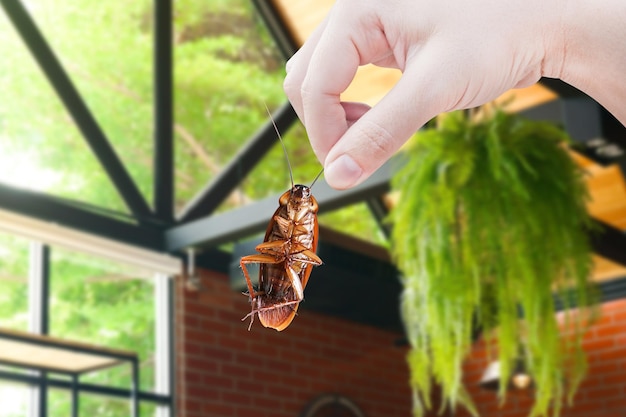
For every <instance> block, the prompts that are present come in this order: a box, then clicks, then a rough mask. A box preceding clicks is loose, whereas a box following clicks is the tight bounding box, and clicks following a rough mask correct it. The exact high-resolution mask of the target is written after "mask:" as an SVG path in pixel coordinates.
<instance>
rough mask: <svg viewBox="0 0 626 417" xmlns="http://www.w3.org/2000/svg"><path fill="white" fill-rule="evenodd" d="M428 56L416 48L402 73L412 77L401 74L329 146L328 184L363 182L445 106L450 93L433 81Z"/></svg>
mask: <svg viewBox="0 0 626 417" xmlns="http://www.w3.org/2000/svg"><path fill="white" fill-rule="evenodd" d="M433 60H434V58H433V57H432V54H430V53H428V52H427V51H423V52H421V57H420V58H419V59H417V60H416V61H415V62H413V63H411V64H410V66H408V67H407V71H406V72H405V74H406V73H412V75H411V76H406V75H404V76H403V77H401V78H400V80H399V81H398V83H397V84H396V85H395V86H394V88H393V89H392V90H390V91H389V93H387V95H386V96H385V97H384V98H383V99H382V100H381V101H380V102H379V103H378V104H377V105H376V106H374V107H372V108H371V109H369V110H368V111H367V112H365V113H363V114H362V115H361V116H360V117H359V118H358V119H357V120H355V121H354V122H353V124H352V126H351V127H350V128H349V129H347V130H346V132H345V134H343V135H342V136H341V137H340V138H339V139H338V141H337V142H336V143H335V144H334V146H332V148H331V149H330V150H329V152H328V155H327V157H326V159H325V160H324V176H325V179H326V181H327V182H328V184H329V185H330V186H331V187H333V188H336V189H346V188H350V187H353V186H355V185H358V184H359V183H361V182H363V181H364V180H365V179H367V178H368V177H369V176H370V175H371V174H372V173H373V172H374V171H376V169H378V168H379V167H380V166H381V165H382V164H383V163H384V162H385V161H387V160H388V159H389V158H390V157H391V156H392V155H393V154H394V153H395V152H396V151H397V150H398V149H399V148H400V147H401V146H402V144H404V142H406V140H407V139H408V138H409V137H410V136H411V135H412V134H413V133H415V131H417V130H418V129H419V128H420V127H421V126H422V125H424V123H426V122H427V121H428V120H430V119H431V118H433V117H434V116H435V115H437V114H439V113H441V112H443V111H446V110H448V108H449V107H450V106H451V104H450V102H451V99H452V97H451V96H449V95H447V94H445V92H444V91H445V90H446V88H447V87H446V85H444V83H443V82H440V83H436V82H433V80H436V79H437V73H436V71H437V69H436V66H435V65H429V64H428V61H430V62H433ZM411 66H412V67H418V68H419V71H416V70H414V69H413V68H411ZM353 115H354V114H353Z"/></svg>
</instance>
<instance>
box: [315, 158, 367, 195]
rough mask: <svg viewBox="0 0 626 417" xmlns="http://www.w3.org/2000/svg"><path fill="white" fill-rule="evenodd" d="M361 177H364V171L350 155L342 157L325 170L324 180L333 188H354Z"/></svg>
mask: <svg viewBox="0 0 626 417" xmlns="http://www.w3.org/2000/svg"><path fill="white" fill-rule="evenodd" d="M361 175H363V170H362V169H361V167H360V166H359V165H358V164H357V163H356V162H354V159H352V158H351V157H350V156H348V155H341V156H340V157H339V158H337V159H335V160H334V161H332V162H331V163H330V164H328V165H327V166H326V167H325V168H324V178H326V182H327V183H328V184H329V185H330V186H331V187H333V188H339V189H343V188H349V187H352V186H353V185H354V184H355V183H356V182H357V181H358V180H359V178H361Z"/></svg>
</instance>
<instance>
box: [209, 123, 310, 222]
mask: <svg viewBox="0 0 626 417" xmlns="http://www.w3.org/2000/svg"><path fill="white" fill-rule="evenodd" d="M267 120H268V116H267V113H266V114H265V122H267ZM281 136H282V138H283V142H284V143H285V148H286V149H287V155H288V156H289V162H290V163H291V168H292V169H293V181H294V183H296V184H304V185H311V183H312V182H313V180H314V179H315V177H316V176H317V174H319V172H320V170H321V169H322V166H321V165H320V163H319V161H318V160H317V158H316V157H315V155H314V154H313V151H312V150H311V146H310V145H309V141H308V139H307V137H306V132H305V130H304V127H303V126H302V124H301V123H299V122H298V123H296V124H295V125H294V126H292V128H291V129H289V130H288V131H287V132H281ZM290 181H291V180H290V178H289V165H288V164H287V158H286V157H285V152H284V150H283V147H282V146H281V144H280V143H278V142H277V143H276V144H275V145H274V146H273V147H272V149H271V150H270V151H269V152H268V153H267V155H265V157H263V159H262V160H261V161H260V162H259V163H258V164H257V165H256V166H255V167H254V169H253V170H252V172H250V174H249V175H248V176H247V177H246V178H245V179H244V180H243V181H242V184H241V187H240V189H239V194H238V198H231V200H230V201H227V202H226V204H224V205H222V207H220V209H221V210H226V209H230V208H233V207H234V206H238V205H245V204H249V203H251V202H253V201H256V200H261V199H264V198H266V197H269V196H272V195H278V194H281V193H283V192H285V191H287V190H288V189H289V188H290V187H291V184H290ZM313 195H315V186H314V187H313ZM276 204H278V200H277V201H276ZM271 214H272V213H268V216H271ZM268 221H269V217H268Z"/></svg>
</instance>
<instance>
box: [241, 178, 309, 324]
mask: <svg viewBox="0 0 626 417" xmlns="http://www.w3.org/2000/svg"><path fill="white" fill-rule="evenodd" d="M317 210H318V204H317V201H316V200H315V197H313V195H312V194H311V188H310V187H307V186H305V185H295V186H293V187H292V188H291V189H290V190H288V191H286V192H285V193H284V194H283V195H282V196H281V197H280V199H279V206H278V209H277V210H276V212H275V213H274V215H273V216H272V219H271V220H270V223H269V225H268V226H267V231H266V232H265V239H264V241H263V243H261V244H260V245H258V246H257V247H256V250H257V252H259V253H258V254H255V255H248V256H244V257H243V258H241V261H240V265H241V269H242V270H243V273H244V276H245V278H246V284H247V285H248V294H249V296H250V303H251V304H252V311H251V312H250V314H248V315H247V316H246V317H244V320H245V319H246V318H248V317H250V327H252V322H253V320H254V315H255V314H258V316H259V321H260V322H261V324H262V325H263V326H265V327H270V328H272V329H275V330H277V331H281V330H284V329H285V328H287V326H289V324H290V323H291V322H292V320H293V319H294V317H295V315H296V311H297V310H298V305H299V304H300V302H301V301H302V300H303V299H304V288H305V287H306V284H307V282H308V280H309V276H310V275H311V270H312V269H313V266H314V265H321V263H322V260H321V259H320V258H319V257H318V256H317V255H316V254H315V251H316V249H317V240H318V223H317ZM250 263H259V264H260V272H259V290H258V291H257V290H255V289H254V287H253V285H252V281H251V279H250V275H249V273H248V269H247V268H246V264H250ZM250 327H249V328H248V329H250Z"/></svg>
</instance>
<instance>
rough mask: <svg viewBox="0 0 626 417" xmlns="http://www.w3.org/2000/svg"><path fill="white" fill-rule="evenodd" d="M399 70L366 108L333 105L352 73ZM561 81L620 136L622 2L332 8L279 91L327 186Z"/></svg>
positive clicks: (516, 0) (351, 180)
mask: <svg viewBox="0 0 626 417" xmlns="http://www.w3.org/2000/svg"><path fill="white" fill-rule="evenodd" d="M368 63H373V64H375V65H378V66H384V67H391V68H398V69H400V70H401V71H402V74H403V75H402V77H401V79H400V81H399V82H398V84H397V85H396V86H395V87H394V88H393V89H392V90H391V91H390V92H389V93H388V94H387V95H386V96H385V97H384V98H383V99H382V100H381V101H380V102H379V103H378V104H376V105H375V106H374V107H372V108H370V107H369V106H367V105H365V104H363V103H346V102H341V100H340V94H341V93H342V92H343V91H344V90H345V89H346V88H347V87H348V85H349V84H350V82H351V81H352V79H353V78H354V75H355V72H356V69H357V68H358V66H360V65H364V64H368ZM541 77H549V78H559V79H561V80H563V81H565V82H567V83H569V84H571V85H573V86H575V87H577V88H578V89H580V90H582V91H583V92H585V93H587V94H588V95H589V96H591V97H592V98H594V99H595V100H596V101H598V102H599V103H600V104H602V105H603V106H604V107H605V108H606V109H607V110H609V111H610V112H611V113H612V114H613V115H614V116H615V117H617V118H618V119H619V120H620V121H621V122H622V123H623V124H625V125H626V1H624V0H603V1H601V2H600V1H597V0H547V1H546V0H506V1H502V0H441V1H426V0H385V1H381V0H337V2H336V3H335V5H334V6H333V8H332V10H331V11H330V13H329V14H328V16H327V17H326V19H325V20H324V21H323V22H322V24H321V25H320V26H319V27H318V28H317V29H316V30H315V31H314V33H313V34H312V35H311V36H310V38H309V39H308V40H307V41H306V43H305V44H304V45H303V46H302V48H301V49H300V50H299V51H298V52H297V53H296V54H295V55H294V56H293V57H292V58H291V59H290V60H289V62H288V63H287V77H286V78H285V83H284V88H285V92H286V94H287V96H288V97H289V100H290V101H291V103H292V105H293V106H294V109H295V110H296V112H297V114H298V116H299V117H300V119H301V120H302V121H303V123H304V125H305V126H306V129H307V133H308V135H309V139H310V141H311V146H312V147H313V150H314V152H315V154H316V155H317V157H318V159H319V160H320V162H322V164H323V165H324V169H325V178H326V181H327V182H328V183H329V184H330V185H331V186H332V187H334V188H337V189H346V188H350V187H353V186H355V185H357V184H359V183H361V182H363V181H364V180H365V179H367V177H369V176H370V175H371V174H372V173H373V172H374V171H375V170H376V169H378V168H379V167H380V166H381V165H382V164H383V163H384V162H385V161H387V160H388V159H389V158H390V157H391V156H392V155H393V154H394V153H395V152H396V151H397V150H398V149H399V148H400V146H402V144H403V143H404V142H405V141H406V140H407V139H408V138H409V137H410V136H411V135H412V134H413V133H414V132H415V131H416V130H417V129H419V128H420V127H421V126H422V125H423V124H424V123H426V122H427V121H428V120H430V119H431V118H433V117H434V116H436V115H438V114H440V113H443V112H447V111H452V110H456V109H466V108H471V107H476V106H479V105H482V104H485V103H487V102H489V101H491V100H493V99H495V98H496V97H498V96H499V95H501V94H502V93H504V92H505V91H507V90H509V89H511V88H519V87H525V86H529V85H531V84H533V83H535V82H536V81H538V80H539V78H541Z"/></svg>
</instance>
